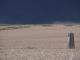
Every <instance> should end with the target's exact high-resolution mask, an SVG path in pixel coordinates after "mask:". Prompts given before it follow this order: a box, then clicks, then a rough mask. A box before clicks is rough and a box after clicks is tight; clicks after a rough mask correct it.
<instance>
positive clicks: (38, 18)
mask: <svg viewBox="0 0 80 60" xmlns="http://www.w3.org/2000/svg"><path fill="white" fill-rule="evenodd" d="M79 19H80V1H79V0H0V22H1V23H45V22H49V23H50V22H55V21H59V22H60V21H63V22H65V21H72V22H73V21H77V22H78V21H80V20H79Z"/></svg>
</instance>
